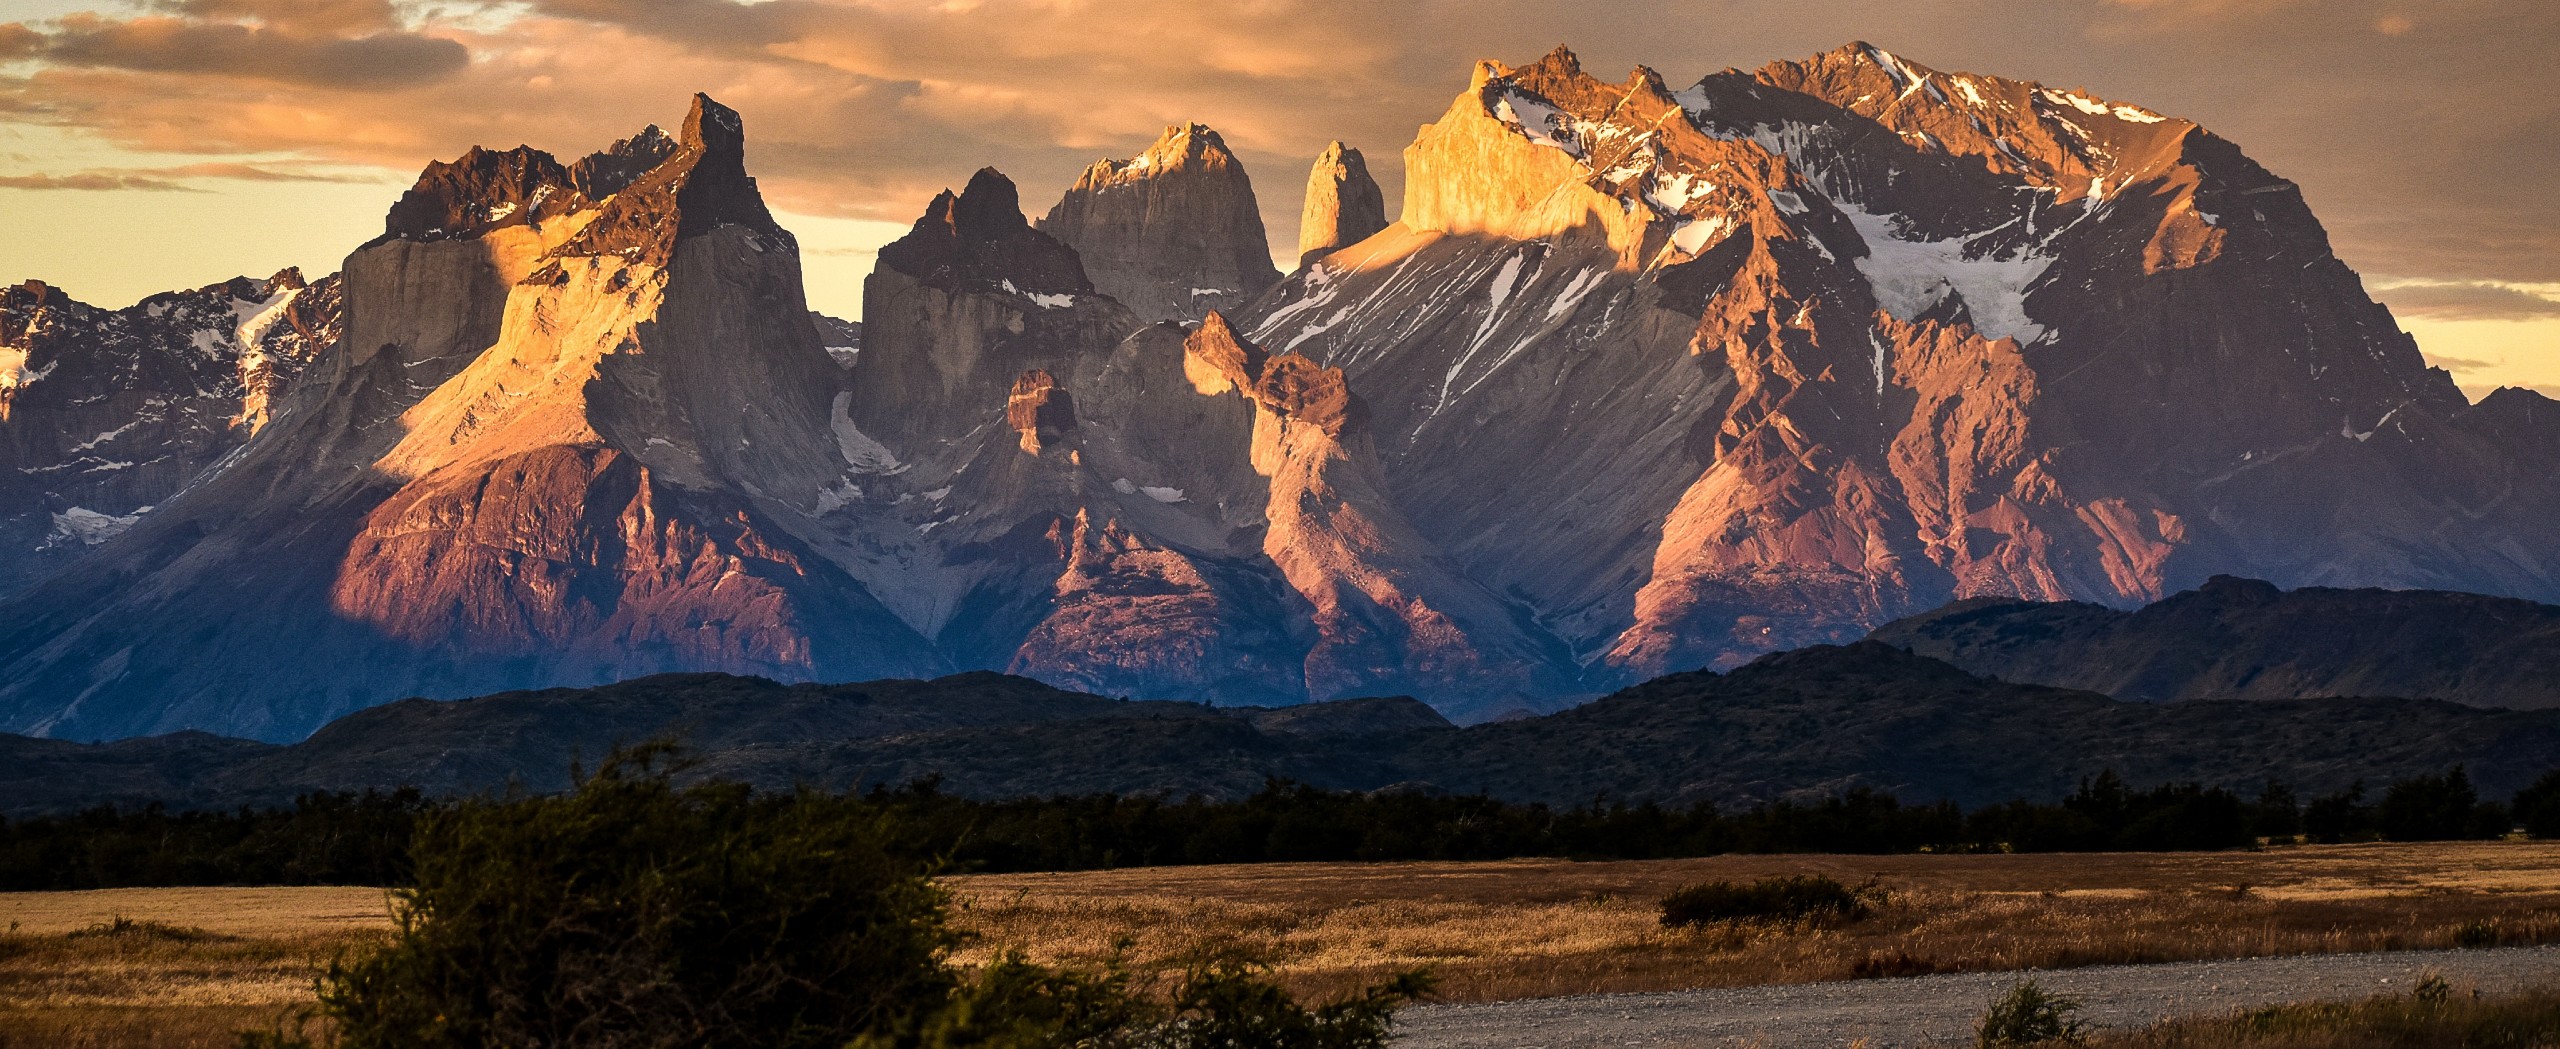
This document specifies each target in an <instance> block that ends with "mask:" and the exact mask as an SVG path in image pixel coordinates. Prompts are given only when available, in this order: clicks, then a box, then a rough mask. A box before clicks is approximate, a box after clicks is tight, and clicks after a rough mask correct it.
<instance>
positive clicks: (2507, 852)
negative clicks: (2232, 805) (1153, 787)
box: [0, 841, 2560, 1049]
mask: <svg viewBox="0 0 2560 1049" xmlns="http://www.w3.org/2000/svg"><path fill="white" fill-rule="evenodd" d="M2555 871H2560V844H2552V843H2546V842H2515V841H2503V842H2476V843H2437V844H2416V845H2399V844H2367V845H2343V846H2311V845H2304V846H2283V847H2274V848H2268V849H2263V850H2258V851H2248V852H2225V853H2153V854H2116V855H2106V856H2086V855H2078V856H2062V855H2019V856H1928V855H1918V856H1880V857H1868V856H1821V855H1795V856H1728V857H1711V858H1705V859H1695V860H1669V861H1641V862H1607V863H1572V862H1566V861H1553V860H1518V861H1503V862H1493V863H1414V864H1267V865H1253V866H1245V867H1166V868H1150V869H1143V870H1124V871H1093V872H1082V873H1067V874H1012V875H960V876H956V877H946V878H944V879H941V882H942V885H943V886H944V887H945V888H946V889H947V890H949V891H950V892H951V893H952V894H953V899H954V901H955V906H956V910H955V914H956V915H957V919H958V922H959V924H960V926H961V927H962V928H964V929H967V930H968V931H970V932H972V933H974V934H977V935H978V936H980V937H982V939H980V940H979V941H978V942H977V944H975V945H973V946H971V947H969V948H967V949H965V950H964V951H963V952H962V953H961V954H960V956H959V957H960V960H961V961H963V962H964V963H967V964H977V963H983V962H984V961H986V960H987V959H988V958H989V957H990V956H991V954H992V952H994V951H995V950H997V949H999V948H1005V947H1010V948H1017V949H1021V950H1024V951H1026V952H1028V953H1030V954H1031V955H1032V956H1033V957H1036V958H1040V959H1043V960H1054V961H1073V962H1085V963H1098V962H1102V961H1105V960H1107V959H1108V958H1109V957H1110V956H1111V955H1112V954H1113V952H1114V950H1115V947H1114V944H1115V943H1117V942H1119V941H1120V940H1121V939H1122V938H1123V937H1128V938H1131V939H1132V941H1133V942H1132V944H1131V946H1129V947H1128V948H1127V952H1126V954H1125V955H1124V957H1125V958H1126V959H1127V960H1128V962H1129V963H1130V964H1131V965H1133V966H1134V967H1135V968H1136V969H1138V970H1139V971H1141V972H1159V971H1162V970H1163V969H1164V968H1165V967H1178V966H1179V965H1180V964H1181V959H1182V958H1184V957H1185V956H1186V954H1187V952H1190V951H1192V950H1195V949H1198V948H1199V947H1201V946H1204V945H1232V946H1238V947H1242V948H1245V949H1248V950H1252V951H1254V952H1257V953H1260V954H1262V955H1264V956H1265V957H1267V958H1268V959H1269V960H1270V961H1271V962H1272V964H1273V965H1274V972H1275V974H1276V975H1277V976H1278V977H1279V978H1280V980H1281V982H1282V983H1283V984H1284V985H1285V986H1288V987H1290V988H1292V989H1294V990H1297V991H1301V992H1304V993H1310V994H1315V995H1319V996H1321V995H1329V994H1334V993H1339V992H1341V991H1344V990H1347V989H1349V988H1351V987H1353V986H1356V985H1358V984H1359V983H1361V982H1363V981H1366V980H1373V979H1375V978H1377V977H1378V976H1380V975H1382V974H1384V973H1387V972H1391V971H1393V970H1396V969H1399V968H1406V967H1412V966H1417V965H1427V966H1430V967H1432V968H1433V969H1434V970H1435V971H1437V972H1438V973H1439V974H1440V976H1441V980H1442V997H1441V999H1440V1000H1441V1001H1444V1002H1447V1003H1479V1002H1498V1001H1515V1000H1521V999H1534V998H1551V997H1556V996H1562V995H1582V994H1599V993H1608V994H1615V993H1626V992H1651V991H1668V990H1681V989H1697V988H1731V987H1751V986H1761V985H1768V984H1804V983H1826V982H1834V981H1855V980H1862V979H1873V978H1897V977H1908V976H1916V975H1920V974H1923V973H1933V972H1934V973H1997V972H2006V971H2011V970H2019V969H2072V968H2079V967H2086V966H2102V965H2120V964H2153V963H2163V962H2174V961H2182V960H2189V959H2210V958H2250V957H2271V956H2291V955H2320V954H2336V953H2359V952H2374V951H2395V950H2420V949H2448V948H2460V947H2485V946H2496V945H2506V946H2517V945H2531V944H2541V943H2554V942H2560V874H2555V873H2554V872H2555ZM1804 873H1819V874H1824V875H1828V876H1831V877H1834V878H1837V879H1841V880H1843V881H1848V882H1864V881H1866V880H1867V879H1871V878H1872V879H1874V880H1875V882H1876V884H1877V885H1878V886H1880V887H1881V888H1883V889H1884V890H1885V891H1886V892H1887V894H1888V896H1887V901H1888V902H1886V903H1885V905H1884V906H1882V907H1881V908H1879V909H1878V910H1877V912H1876V913H1875V914H1873V915H1872V916H1870V917H1869V918H1867V919H1865V920H1863V921H1860V922H1856V923H1852V924H1849V925H1845V926H1841V927H1838V928H1820V929H1788V928H1779V927H1748V926H1746V927H1740V928H1734V929H1708V930H1702V931H1689V932H1672V931H1666V930H1663V929H1662V928H1661V927H1660V926H1659V925H1658V924H1657V923H1656V921H1655V914H1656V911H1655V901H1656V900H1657V899H1659V898H1660V896H1661V895H1662V894H1664V893H1666V892H1668V891H1670V890H1671V889H1674V888H1677V887H1679V886H1682V885H1687V884H1692V883H1695V882H1698V881H1703V880H1712V879H1735V880H1746V879H1753V878H1760V877H1766V876H1770V875H1782V874H1804ZM387 902H388V901H387V898H386V896H385V894H384V893H383V892H382V891H381V890H378V889H369V888H327V887H320V888H299V889H294V888H200V889H118V890H102V891H96V892H72V893H12V894H0V926H6V927H8V928H9V929H10V931H9V932H8V933H7V934H6V937H5V940H4V941H0V942H5V944H6V949H5V950H0V1021H6V1022H7V1024H8V1025H14V1026H17V1027H18V1029H21V1030H46V1031H56V1032H64V1034H63V1035H61V1036H60V1037H61V1038H62V1039H63V1041H61V1042H57V1043H50V1044H70V1039H71V1038H73V1037H74V1035H75V1034H76V1037H77V1038H79V1039H82V1040H80V1041H78V1042H77V1044H82V1045H88V1046H97V1047H100V1049H105V1047H108V1046H125V1045H146V1044H149V1045H170V1046H193V1045H204V1046H227V1045H230V1044H232V1041H233V1040H232V1038H231V1037H230V1034H229V1032H230V1031H231V1030H233V1029H235V1028H236V1027H239V1026H249V1025H257V1024H260V1023H263V1022H266V1021H268V1020H271V1019H272V1018H273V1017H274V1016H275V1015H277V1014H278V1013H279V1012H280V1011H282V1010H284V1009H286V1008H289V1007H291V1006H292V1005H294V1004H295V1003H298V1002H302V1001H306V1000H307V995H308V993H309V986H310V985H309V975H310V973H311V972H312V967H313V966H314V965H318V964H325V962H326V960H327V959H329V958H331V957H333V956H335V955H336V954H337V953H338V952H340V951H342V950H345V949H347V948H350V947H356V946H360V945H363V944H365V943H368V942H372V941H373V940H375V939H377V938H378V937H379V936H380V935H381V931H382V930H383V928H384V927H385V926H386V925H387V923H388V909H387ZM118 918H123V919H126V920H127V922H128V923H129V924H128V926H127V928H126V930H125V931H121V932H118V931H112V930H113V929H114V923H115V922H116V920H117V919H118ZM101 927H104V928H105V929H106V930H110V931H104V932H101V931H98V930H100V929H101ZM1967 1008H1968V1009H1978V1008H1979V1003H1971V1002H1968V1003H1967Z"/></svg>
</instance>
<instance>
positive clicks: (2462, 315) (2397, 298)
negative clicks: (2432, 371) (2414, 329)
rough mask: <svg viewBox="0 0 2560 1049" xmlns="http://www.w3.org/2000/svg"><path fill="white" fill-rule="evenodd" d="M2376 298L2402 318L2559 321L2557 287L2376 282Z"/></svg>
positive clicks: (2472, 282) (2471, 282) (2477, 282)
mask: <svg viewBox="0 0 2560 1049" xmlns="http://www.w3.org/2000/svg"><path fill="white" fill-rule="evenodd" d="M2372 291H2373V295H2374V297H2375V298H2377V299H2380V300H2382V302H2383V303H2384V304H2386V305H2389V306H2390V307H2391V310H2392V312H2393V313H2396V314H2399V315H2400V316H2403V317H2423V318H2427V319H2430V320H2511V321H2523V320H2560V285H2555V284H2539V285H2537V284H2516V283H2509V282H2503V281H2482V280H2428V279H2409V280H2377V281H2375V282H2374V283H2373V288H2372Z"/></svg>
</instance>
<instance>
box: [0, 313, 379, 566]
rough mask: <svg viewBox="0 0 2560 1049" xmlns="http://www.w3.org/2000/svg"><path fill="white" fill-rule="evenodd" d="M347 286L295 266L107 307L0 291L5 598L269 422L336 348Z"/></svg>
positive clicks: (120, 528)
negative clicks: (313, 365)
mask: <svg viewBox="0 0 2560 1049" xmlns="http://www.w3.org/2000/svg"><path fill="white" fill-rule="evenodd" d="M339 293H340V282H339V279H338V277H337V276H336V275H334V274H333V275H331V276H328V277H325V278H322V279H321V280H320V281H318V282H317V283H312V284H306V283H304V281H303V279H302V274H301V273H300V272H299V271H296V270H285V271H284V272H282V273H278V274H276V275H275V276H273V277H269V278H267V279H266V280H251V279H249V278H246V277H240V278H235V279H233V280H229V281H225V282H223V283H221V284H215V285H211V286H209V287H203V288H198V289H195V290H193V291H177V292H167V293H164V294H160V295H154V296H152V297H150V298H147V299H144V300H143V301H141V302H139V303H136V304H134V305H132V306H129V307H126V308H124V309H121V310H103V309H99V308H97V307H94V306H90V305H88V304H86V303H83V302H79V301H77V300H74V299H72V298H70V297H69V296H66V295H64V294H63V293H62V291H61V290H60V289H58V288H53V287H49V286H47V285H45V284H43V283H41V282H37V281H29V282H27V283H25V284H22V285H19V286H17V287H13V288H7V289H0V551H6V555H5V556H0V597H6V596H8V595H10V594H14V593H17V592H19V591H20V590H23V589H25V588H26V587H29V586H32V585H34V584H35V582H36V581H37V580H39V579H41V578H43V577H44V576H45V575H47V574H50V573H52V572H54V571H56V570H58V569H60V568H61V567H62V566H63V565H65V564H67V563H68V562H69V561H71V560H72V559H73V558H75V557H76V556H78V555H80V554H83V553H86V552H87V551H88V550H90V549H91V548H93V547H96V546H99V545H101V544H103V543H105V542H107V541H108V540H110V539H113V538H115V537H116V536H118V535H121V534H123V533H124V531H125V530H126V529H129V528H131V527H133V524H134V522H135V521H137V520H139V519H140V516H141V515H142V514H145V513H148V512H150V511H151V510H152V509H153V508H154V507H156V506H158V505H159V504H161V503H163V502H166V501H167V500H168V499H169V498H170V497H172V496H175V495H176V494H178V492H179V491H181V490H183V489H185V488H186V487H187V486H189V485H191V484H195V483H197V482H198V481H199V480H200V479H201V478H203V477H204V476H205V475H206V474H207V473H208V472H210V471H211V470H212V469H213V467H214V466H215V465H216V464H219V463H222V462H224V461H225V459H226V457H228V456H230V455H231V454H232V453H233V452H235V451H237V450H239V448H240V446H241V445H242V444H243V443H244V442H246V441H247V440H248V438H249V437H250V436H251V435H252V434H255V433H256V432H257V431H258V430H259V429H260V428H261V427H264V426H266V425H267V423H268V421H269V419H270V418H271V417H272V415H273V411H274V406H275V404H276V401H277V398H278V395H279V394H280V393H281V392H282V391H284V390H286V389H289V388H290V387H291V386H292V384H293V382H294V380H295V378H296V377H298V376H299V375H300V374H301V372H302V370H303V368H304V367H305V366H306V365H307V364H308V363H309V362H310V361H311V359H312V358H313V357H314V356H315V355H317V354H318V353H319V352H320V351H321V350H322V349H324V348H326V347H328V346H329V345H330V344H332V343H334V342H335V341H337V337H338V328H339V324H340V320H341V317H340V302H339Z"/></svg>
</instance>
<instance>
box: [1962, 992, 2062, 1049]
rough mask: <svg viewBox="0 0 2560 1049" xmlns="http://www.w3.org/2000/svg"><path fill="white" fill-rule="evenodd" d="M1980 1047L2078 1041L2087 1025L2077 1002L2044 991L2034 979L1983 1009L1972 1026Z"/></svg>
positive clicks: (2003, 1048) (1991, 1048) (1999, 1048)
mask: <svg viewBox="0 0 2560 1049" xmlns="http://www.w3.org/2000/svg"><path fill="white" fill-rule="evenodd" d="M1973 1030H1974V1044H1975V1045H1976V1046H1977V1047H1979V1049H2011V1047H2015V1046H2025V1045H2079V1044H2082V1043H2083V1042H2085V1041H2086V1040H2087V1037H2088V1034H2089V1025H2088V1024H2087V1023H2086V1022H2084V1021H2082V1020H2081V1019H2080V1003H2079V1002H2077V1001H2074V1000H2072V999H2069V998H2064V997H2061V996H2059V995H2055V994H2053V993H2051V992H2048V991H2046V990H2045V989H2044V988H2043V987H2040V986H2038V985H2037V984H2036V982H2035V981H2034V980H2022V981H2020V982H2019V983H2018V985H2017V986H2015V987H2011V988H2009V993H2007V994H2004V995H2001V996H2000V998H1999V1000H1997V1001H1994V1002H1992V1003H1991V1008H1989V1009H1986V1010H1984V1011H1983V1013H1982V1021H1981V1022H1980V1023H1978V1024H1976V1025H1975V1026H1974V1029H1973Z"/></svg>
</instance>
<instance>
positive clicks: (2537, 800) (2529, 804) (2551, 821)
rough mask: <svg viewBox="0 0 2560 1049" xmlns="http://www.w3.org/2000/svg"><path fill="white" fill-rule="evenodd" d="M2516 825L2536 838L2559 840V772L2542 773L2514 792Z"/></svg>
mask: <svg viewBox="0 0 2560 1049" xmlns="http://www.w3.org/2000/svg"><path fill="white" fill-rule="evenodd" d="M2515 816H2516V823H2518V824H2519V825H2521V826H2523V827H2524V832H2525V833H2527V834H2530V835H2533V836H2534V837H2537V838H2560V771H2553V772H2547V773H2544V774H2543V776H2542V778H2541V779H2537V780H2535V781H2533V785H2532V786H2529V787H2526V788H2525V789H2523V790H2520V791H2517V792H2516V800H2515Z"/></svg>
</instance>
